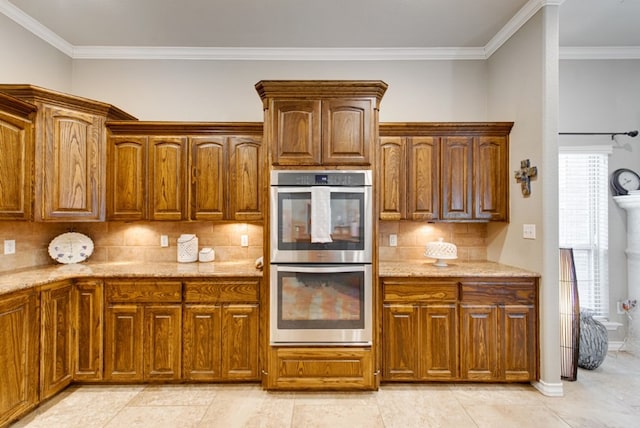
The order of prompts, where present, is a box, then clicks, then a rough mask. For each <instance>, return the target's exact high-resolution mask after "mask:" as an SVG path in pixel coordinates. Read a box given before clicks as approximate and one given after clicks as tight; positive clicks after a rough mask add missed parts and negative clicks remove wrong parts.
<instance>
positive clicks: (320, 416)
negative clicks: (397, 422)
mask: <svg viewBox="0 0 640 428" xmlns="http://www.w3.org/2000/svg"><path fill="white" fill-rule="evenodd" d="M291 426H292V427H304V428H321V427H327V428H343V427H344V428H360V427H362V428H376V427H384V422H383V420H382V416H381V415H380V409H379V408H378V406H374V405H361V404H350V403H348V402H345V403H344V404H342V405H338V404H327V405H322V404H315V405H309V404H296V406H295V407H294V409H293V422H292V425H291Z"/></svg>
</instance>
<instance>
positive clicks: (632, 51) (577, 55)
mask: <svg viewBox="0 0 640 428" xmlns="http://www.w3.org/2000/svg"><path fill="white" fill-rule="evenodd" d="M560 59H561V60H572V59H577V60H589V59H605V60H606V59H640V46H593V47H561V48H560Z"/></svg>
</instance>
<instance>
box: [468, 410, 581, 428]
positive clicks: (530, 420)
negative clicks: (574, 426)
mask: <svg viewBox="0 0 640 428" xmlns="http://www.w3.org/2000/svg"><path fill="white" fill-rule="evenodd" d="M465 410H466V411H467V413H468V414H469V416H470V417H471V418H472V419H473V421H474V422H475V423H476V425H477V426H478V427H479V428H484V427H487V428H496V427H518V428H542V427H544V428H570V427H571V426H570V425H569V424H567V423H566V422H565V421H563V420H562V419H561V418H560V417H559V416H558V415H557V414H555V413H554V412H552V411H551V410H549V409H548V408H547V407H545V406H542V405H540V406H523V405H520V404H519V405H495V404H493V405H484V404H480V405H472V406H465Z"/></svg>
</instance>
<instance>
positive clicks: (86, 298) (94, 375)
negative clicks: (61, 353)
mask: <svg viewBox="0 0 640 428" xmlns="http://www.w3.org/2000/svg"><path fill="white" fill-rule="evenodd" d="M73 306H74V315H75V320H74V322H75V323H76V334H75V344H74V347H75V372H74V375H73V378H74V380H81V381H97V380H101V379H102V368H103V355H104V354H103V330H104V319H103V318H104V315H103V313H104V311H103V307H104V304H103V285H102V281H99V280H90V279H88V280H78V281H76V284H75V289H74V302H73Z"/></svg>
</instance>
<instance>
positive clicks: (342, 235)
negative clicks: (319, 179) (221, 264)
mask: <svg viewBox="0 0 640 428" xmlns="http://www.w3.org/2000/svg"><path fill="white" fill-rule="evenodd" d="M329 189H330V228H329V233H330V237H331V239H330V242H323V243H318V242H312V239H311V217H312V216H311V193H312V192H311V187H307V186H304V187H278V186H273V187H271V207H272V212H271V230H270V232H271V263H371V247H372V245H371V232H372V226H371V224H372V219H371V217H372V212H371V202H372V201H371V186H363V187H329Z"/></svg>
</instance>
